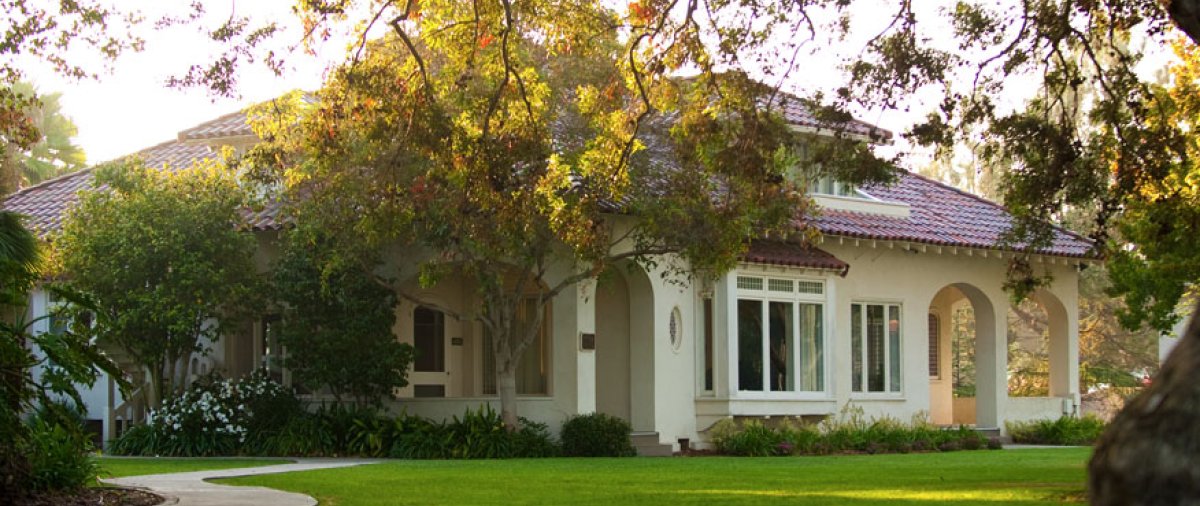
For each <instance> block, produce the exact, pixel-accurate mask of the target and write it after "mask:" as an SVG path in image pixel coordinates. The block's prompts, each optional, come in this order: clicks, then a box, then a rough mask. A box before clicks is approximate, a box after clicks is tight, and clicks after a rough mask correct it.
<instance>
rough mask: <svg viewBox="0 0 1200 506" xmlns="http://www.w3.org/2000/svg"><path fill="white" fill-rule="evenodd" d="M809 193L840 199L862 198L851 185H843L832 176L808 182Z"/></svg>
mask: <svg viewBox="0 0 1200 506" xmlns="http://www.w3.org/2000/svg"><path fill="white" fill-rule="evenodd" d="M808 193H815V194H818V195H835V196H838V197H862V196H861V195H859V193H858V189H857V188H855V187H854V185H852V184H850V183H843V182H841V181H838V180H837V179H834V178H833V177H832V176H821V177H818V178H815V179H811V180H809V182H808Z"/></svg>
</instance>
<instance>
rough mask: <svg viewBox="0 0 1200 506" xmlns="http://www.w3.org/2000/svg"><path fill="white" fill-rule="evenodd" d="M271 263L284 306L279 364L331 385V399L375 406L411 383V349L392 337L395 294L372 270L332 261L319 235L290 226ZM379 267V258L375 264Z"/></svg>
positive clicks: (316, 383)
mask: <svg viewBox="0 0 1200 506" xmlns="http://www.w3.org/2000/svg"><path fill="white" fill-rule="evenodd" d="M287 234H288V237H287V238H286V239H285V240H284V248H283V253H282V254H281V257H280V258H279V260H278V261H277V262H276V264H275V265H274V267H273V269H272V272H273V276H274V285H273V286H274V288H275V290H274V294H275V297H276V299H277V301H278V302H279V303H280V304H281V306H282V309H283V314H282V319H281V325H282V327H281V330H280V334H279V337H280V342H281V344H282V345H283V346H285V347H286V348H287V350H288V351H287V357H286V359H285V361H284V362H285V363H284V364H283V365H284V366H285V367H287V368H288V370H290V371H291V373H292V378H293V380H294V381H297V382H299V383H300V384H301V385H304V386H305V387H307V388H309V389H311V390H313V391H316V390H320V389H328V390H329V392H330V393H332V394H333V396H334V400H335V402H338V403H341V402H343V400H345V398H346V397H349V398H350V400H353V401H354V402H356V403H357V404H358V405H360V406H370V405H378V404H379V402H380V400H381V399H385V398H391V397H392V396H393V392H394V389H396V388H400V387H403V386H405V385H407V384H408V381H407V374H408V366H409V364H410V363H411V362H412V357H413V350H412V346H410V345H408V344H402V343H400V342H398V341H397V340H396V336H395V334H393V333H392V327H393V326H394V325H395V322H396V307H395V306H396V294H395V293H393V292H392V291H391V290H388V289H387V288H386V287H385V286H383V285H381V284H379V283H377V282H376V281H375V278H374V276H373V274H372V272H371V271H364V270H362V269H361V268H360V265H359V264H356V263H339V262H337V260H336V258H332V257H333V254H332V250H333V248H334V245H333V244H332V243H331V241H330V240H329V239H328V238H325V237H322V235H323V234H321V233H320V232H305V231H299V230H292V231H289V232H288V233H287ZM373 263H375V264H377V263H378V262H373Z"/></svg>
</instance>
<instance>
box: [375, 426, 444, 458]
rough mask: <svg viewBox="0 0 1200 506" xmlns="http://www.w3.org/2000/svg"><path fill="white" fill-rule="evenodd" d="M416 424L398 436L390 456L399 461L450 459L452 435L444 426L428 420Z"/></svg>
mask: <svg viewBox="0 0 1200 506" xmlns="http://www.w3.org/2000/svg"><path fill="white" fill-rule="evenodd" d="M422 422H423V423H420V424H415V425H414V426H412V427H410V428H408V430H407V431H406V432H404V433H402V434H399V435H397V436H396V439H395V442H393V443H392V451H391V454H390V456H391V457H392V458H397V459H448V458H450V456H451V455H452V452H451V444H450V443H451V441H450V438H451V436H452V435H451V433H450V431H448V430H446V426H445V425H444V424H435V423H433V422H430V421H428V420H422Z"/></svg>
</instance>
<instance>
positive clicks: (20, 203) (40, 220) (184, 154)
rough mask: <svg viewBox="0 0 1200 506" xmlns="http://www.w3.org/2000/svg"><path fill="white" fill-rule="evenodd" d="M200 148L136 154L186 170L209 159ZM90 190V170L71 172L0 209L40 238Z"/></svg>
mask: <svg viewBox="0 0 1200 506" xmlns="http://www.w3.org/2000/svg"><path fill="white" fill-rule="evenodd" d="M212 155H213V152H212V150H210V149H208V147H207V146H202V145H187V144H182V143H179V142H175V141H171V142H165V143H162V144H159V145H157V146H154V147H152V148H148V149H145V150H142V151H139V152H137V153H135V154H134V155H133V156H140V157H141V158H142V160H143V161H144V162H145V163H146V165H147V166H151V167H177V168H178V167H188V166H190V165H191V164H192V162H193V161H196V160H200V159H204V158H208V157H209V156H212ZM90 188H92V169H90V168H89V169H84V170H81V171H79V172H73V173H71V174H67V175H65V176H61V177H58V178H55V179H51V180H49V181H43V182H41V183H39V184H36V185H34V186H30V187H28V188H23V189H21V190H20V191H17V192H16V193H14V194H12V195H10V196H8V198H6V199H4V203H3V208H4V210H6V211H15V212H17V213H20V214H23V215H25V216H27V217H28V218H26V222H25V224H26V225H27V226H28V227H29V228H30V229H31V230H33V231H34V232H36V233H38V234H39V235H45V234H49V233H52V232H54V231H57V230H58V228H59V227H60V226H61V225H62V219H63V216H64V214H65V213H66V210H67V208H68V207H70V206H71V205H73V204H75V202H77V201H78V200H79V197H78V195H76V194H77V193H78V192H79V191H80V190H85V189H90Z"/></svg>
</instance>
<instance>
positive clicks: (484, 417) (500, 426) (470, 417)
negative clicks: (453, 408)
mask: <svg viewBox="0 0 1200 506" xmlns="http://www.w3.org/2000/svg"><path fill="white" fill-rule="evenodd" d="M446 430H447V431H449V433H450V434H449V437H450V441H451V448H450V455H451V457H453V458H458V459H501V458H506V457H509V456H510V455H512V453H513V448H512V443H513V441H512V439H513V438H512V435H511V434H509V432H508V428H507V427H505V426H504V420H503V419H501V418H500V413H497V412H496V411H495V410H493V409H492V407H491V406H490V405H487V404H485V405H483V406H480V408H479V410H478V411H475V410H472V409H471V408H467V412H466V413H465V414H463V417H462V418H459V417H457V416H455V417H454V420H453V421H452V422H450V423H448V424H446Z"/></svg>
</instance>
